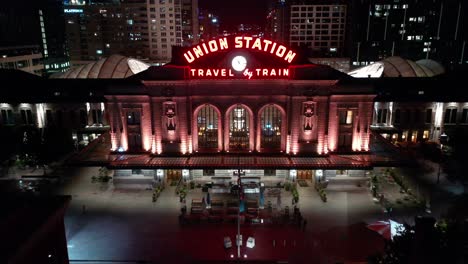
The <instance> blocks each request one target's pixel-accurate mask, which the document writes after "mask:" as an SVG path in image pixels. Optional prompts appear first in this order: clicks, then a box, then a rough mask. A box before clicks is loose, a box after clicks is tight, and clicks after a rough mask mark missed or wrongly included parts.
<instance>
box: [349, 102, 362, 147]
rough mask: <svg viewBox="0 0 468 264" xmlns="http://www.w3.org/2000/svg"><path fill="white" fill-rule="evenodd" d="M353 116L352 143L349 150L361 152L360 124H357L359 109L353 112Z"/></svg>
mask: <svg viewBox="0 0 468 264" xmlns="http://www.w3.org/2000/svg"><path fill="white" fill-rule="evenodd" d="M353 116H354V117H353V142H352V145H351V148H352V150H353V151H361V124H359V122H360V118H359V109H356V110H353Z"/></svg>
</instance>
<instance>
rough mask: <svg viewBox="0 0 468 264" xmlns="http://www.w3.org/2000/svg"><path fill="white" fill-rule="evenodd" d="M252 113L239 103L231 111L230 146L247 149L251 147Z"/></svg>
mask: <svg viewBox="0 0 468 264" xmlns="http://www.w3.org/2000/svg"><path fill="white" fill-rule="evenodd" d="M249 119H250V115H249V112H248V111H247V109H246V108H245V107H243V106H242V105H237V106H236V107H235V108H234V109H232V111H231V112H230V113H229V148H230V149H235V150H236V149H237V150H247V149H248V148H249V127H250V125H249V121H250V120H249Z"/></svg>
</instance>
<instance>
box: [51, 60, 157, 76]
mask: <svg viewBox="0 0 468 264" xmlns="http://www.w3.org/2000/svg"><path fill="white" fill-rule="evenodd" d="M149 66H150V65H149V64H146V63H144V62H142V61H139V60H136V59H132V58H128V57H124V56H121V55H112V56H110V57H108V58H104V59H101V60H99V61H96V62H92V63H89V64H86V65H81V66H78V67H75V68H72V69H71V70H69V71H66V72H64V73H60V74H57V75H52V77H51V78H55V79H98V78H99V79H119V78H127V77H129V76H132V75H134V74H137V73H139V72H142V71H144V70H146V69H148V68H149Z"/></svg>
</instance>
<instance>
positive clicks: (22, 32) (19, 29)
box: [0, 0, 70, 76]
mask: <svg viewBox="0 0 468 264" xmlns="http://www.w3.org/2000/svg"><path fill="white" fill-rule="evenodd" d="M12 36H14V37H12ZM31 46H35V47H38V50H36V51H35V53H36V54H38V53H41V54H42V58H40V61H41V63H40V64H43V65H44V68H43V70H42V72H41V73H40V74H41V75H44V76H49V75H51V74H53V73H58V72H64V71H66V70H68V69H69V68H70V63H69V62H70V60H69V57H68V49H67V43H66V37H65V23H64V13H63V4H62V2H61V1H54V0H40V1H28V0H21V1H8V2H5V3H4V4H3V5H2V6H1V7H0V48H1V47H3V48H6V49H9V50H10V51H11V49H13V50H15V49H16V52H17V53H19V54H21V53H23V52H24V49H25V48H24V47H31ZM34 49H35V48H34ZM5 55H6V56H7V57H8V52H7V53H5V54H1V55H0V56H2V57H4V56H5ZM22 55H23V54H21V55H20V56H22ZM32 57H33V58H31V59H33V60H37V59H39V58H38V57H37V55H36V56H32ZM19 59H21V60H26V61H28V58H19ZM6 61H8V62H12V61H10V59H6ZM26 64H28V62H26ZM37 64H39V63H35V62H33V65H30V66H28V67H31V66H34V65H37ZM17 66H18V64H17ZM19 68H21V67H19ZM37 70H38V69H37V68H35V69H34V70H33V71H37Z"/></svg>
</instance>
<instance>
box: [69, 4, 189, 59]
mask: <svg viewBox="0 0 468 264" xmlns="http://www.w3.org/2000/svg"><path fill="white" fill-rule="evenodd" d="M197 7H198V1H197V0H156V1H149V0H127V1H100V2H91V3H81V2H79V3H78V2H76V1H75V2H69V5H67V6H66V9H65V10H66V11H65V13H66V14H67V17H66V18H67V35H68V38H69V42H70V47H71V51H70V53H71V57H72V61H73V63H74V64H82V63H81V62H82V61H92V60H98V59H101V58H102V57H108V56H110V55H112V54H116V53H118V54H122V55H125V56H127V57H133V58H137V59H141V60H145V61H150V62H155V63H165V62H168V61H170V59H171V50H172V46H182V45H183V44H186V45H192V44H195V43H197V42H198V31H197V30H198V14H197Z"/></svg>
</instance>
